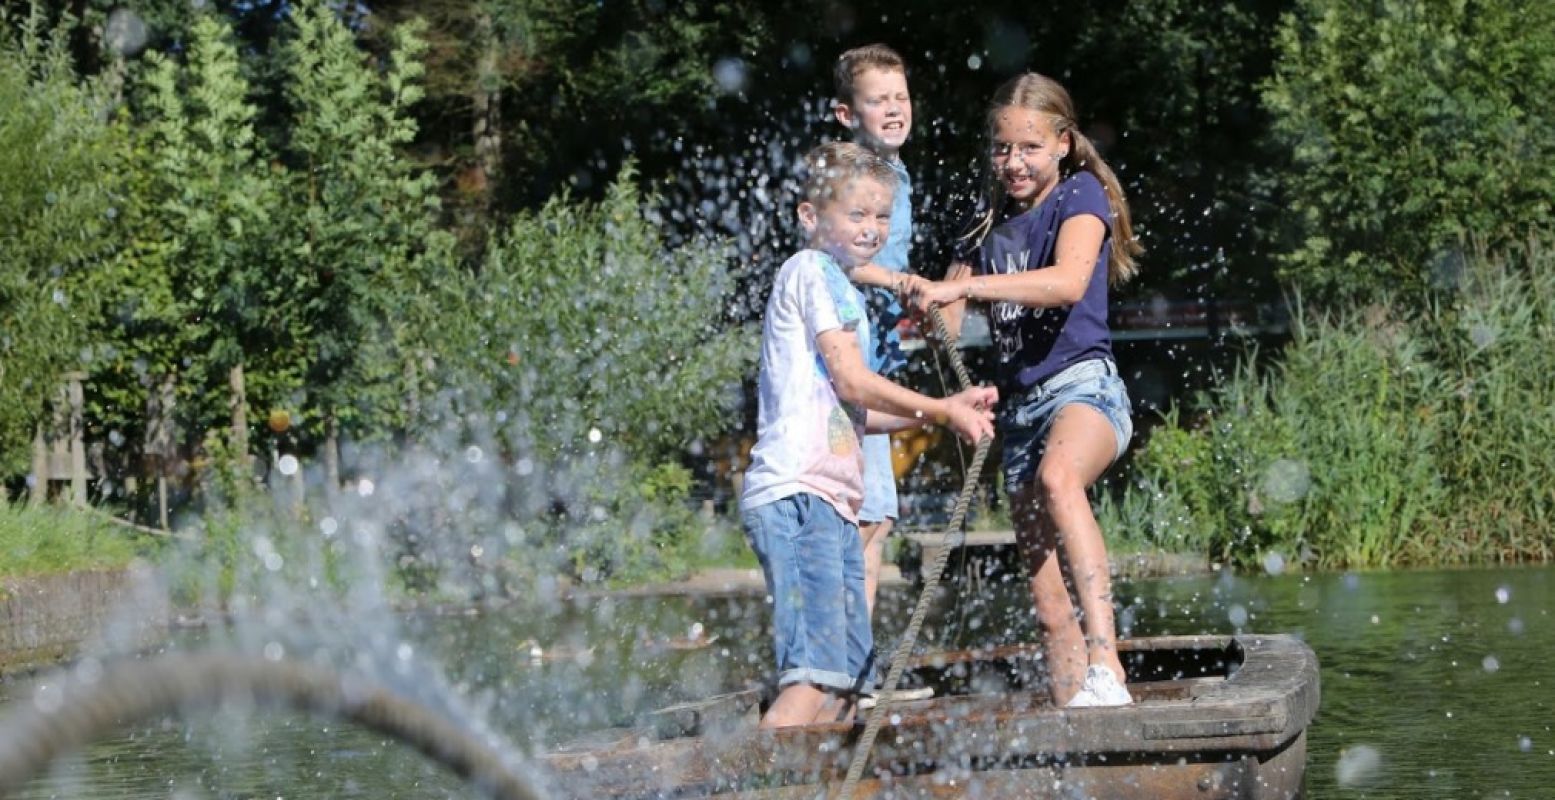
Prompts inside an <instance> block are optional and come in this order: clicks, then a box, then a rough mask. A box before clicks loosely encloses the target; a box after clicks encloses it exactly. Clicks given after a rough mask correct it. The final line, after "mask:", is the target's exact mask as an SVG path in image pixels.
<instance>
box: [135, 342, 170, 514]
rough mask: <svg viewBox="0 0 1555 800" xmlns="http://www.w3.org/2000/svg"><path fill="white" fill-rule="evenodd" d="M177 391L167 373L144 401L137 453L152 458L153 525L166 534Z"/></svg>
mask: <svg viewBox="0 0 1555 800" xmlns="http://www.w3.org/2000/svg"><path fill="white" fill-rule="evenodd" d="M177 399H178V387H177V383H176V379H175V378H174V377H173V375H172V374H171V373H169V374H167V375H163V376H162V379H161V380H159V381H157V387H156V389H155V390H153V391H152V393H151V394H150V395H149V396H148V397H147V398H146V443H145V445H144V446H143V447H142V450H141V452H143V453H145V454H146V455H147V456H150V457H151V458H152V463H153V464H154V465H155V469H156V471H157V524H158V525H160V526H161V527H162V530H169V529H170V526H169V524H168V508H167V470H168V465H169V464H172V463H173V459H174V458H176V457H177V452H176V445H175V444H174V442H175V441H177V438H178V437H177V436H176V434H175V433H174V431H173V408H174V406H175V405H176V404H177Z"/></svg>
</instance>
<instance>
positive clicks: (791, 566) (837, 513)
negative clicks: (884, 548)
mask: <svg viewBox="0 0 1555 800" xmlns="http://www.w3.org/2000/svg"><path fill="white" fill-rule="evenodd" d="M808 165H809V170H810V172H809V176H808V178H807V180H806V182H805V191H804V200H803V201H802V202H800V204H799V209H798V211H799V221H800V224H801V225H802V226H803V227H804V230H805V233H806V234H807V235H808V237H809V242H808V249H805V250H802V251H800V252H799V253H798V254H796V255H795V256H794V257H792V258H790V259H789V260H788V261H787V262H785V263H784V264H783V266H782V268H781V269H780V270H778V275H777V278H776V280H775V281H774V283H773V287H772V296H771V297H770V299H768V301H767V310H766V317H765V319H764V320H763V323H762V336H761V376H760V386H759V396H760V412H759V421H758V426H757V440H756V446H755V447H754V448H753V449H752V450H751V465H750V468H749V469H748V470H746V473H745V489H744V493H743V495H742V496H741V498H740V510H741V515H742V521H743V523H744V526H745V535H746V537H747V539H749V541H750V543H751V547H752V549H754V550H755V551H756V555H757V557H758V558H759V559H760V560H761V568H762V572H763V574H764V575H765V577H766V581H767V591H768V593H769V594H770V595H771V597H772V602H773V632H772V636H773V643H774V645H775V647H774V649H775V650H776V655H777V666H778V689H779V692H778V696H777V699H776V700H774V701H773V703H772V705H771V706H770V707H769V708H768V709H767V713H766V715H765V716H763V717H762V720H761V724H762V727H782V726H786V725H805V724H809V723H812V722H823V721H830V720H835V719H839V718H841V717H843V716H844V715H846V714H847V713H848V712H849V711H850V710H851V709H850V705H851V702H852V700H853V699H854V698H855V697H856V695H857V694H858V693H859V692H862V691H864V690H867V689H869V688H871V687H869V686H866V685H865V684H866V683H868V682H869V680H870V671H871V670H870V665H869V663H868V661H869V653H870V650H871V649H872V648H873V636H872V634H871V632H870V626H869V610H868V606H867V603H866V602H865V597H864V565H863V551H862V549H861V547H860V542H859V535H858V510H859V505H860V503H861V502H862V500H863V461H864V459H863V452H862V450H861V448H860V445H859V442H860V439H861V438H862V436H863V435H864V432H865V431H866V429H867V430H868V431H870V432H888V431H893V430H899V429H902V428H908V427H915V426H921V425H925V424H929V423H936V422H937V423H940V424H945V425H948V426H949V427H951V428H952V429H954V430H955V431H956V432H957V433H958V434H960V435H961V436H963V437H965V438H966V439H967V440H969V441H977V440H978V439H980V438H981V437H983V436H992V435H993V424H992V420H993V414H992V411H991V408H992V406H993V404H994V403H995V402H996V401H997V399H998V394H997V392H996V391H995V390H994V389H992V388H987V387H978V388H973V389H968V390H966V391H964V392H960V393H958V394H955V395H952V396H950V397H947V398H943V399H937V398H932V397H926V396H924V395H921V394H918V393H917V392H914V391H912V390H910V389H906V388H903V387H901V386H898V385H896V384H894V383H892V382H890V381H889V380H886V379H885V378H882V377H880V376H879V375H876V374H875V373H874V372H872V371H871V370H870V369H869V366H868V364H867V363H866V359H865V353H866V352H868V350H869V348H870V346H871V342H870V341H869V320H868V318H867V316H866V315H865V312H864V303H863V298H862V297H861V296H860V295H859V292H858V290H857V289H856V288H854V287H853V285H852V284H851V283H850V282H849V280H848V273H849V272H851V271H852V270H853V269H854V268H856V267H859V266H862V265H864V264H866V263H868V262H869V260H870V259H871V258H873V257H874V255H875V253H876V252H878V251H879V250H880V247H881V244H882V243H883V242H884V241H885V238H886V235H887V233H888V232H889V229H890V221H891V199H892V192H893V191H894V189H895V185H896V173H895V172H894V171H893V170H892V169H891V166H890V165H889V164H887V163H886V162H885V161H884V160H882V159H881V158H880V157H879V156H878V155H875V154H874V153H872V152H870V151H869V150H867V149H865V148H863V147H860V146H859V145H856V144H851V143H844V142H833V143H829V144H825V145H822V146H820V147H818V148H816V149H815V150H813V151H812V152H811V153H810V155H809V158H808ZM866 409H867V410H866Z"/></svg>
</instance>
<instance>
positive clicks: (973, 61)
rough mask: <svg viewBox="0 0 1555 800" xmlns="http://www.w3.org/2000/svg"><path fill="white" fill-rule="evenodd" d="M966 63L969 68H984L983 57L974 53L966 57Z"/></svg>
mask: <svg viewBox="0 0 1555 800" xmlns="http://www.w3.org/2000/svg"><path fill="white" fill-rule="evenodd" d="M966 65H967V68H968V69H982V68H983V57H982V56H980V55H978V54H976V53H973V54H972V55H969V56H967V57H966Z"/></svg>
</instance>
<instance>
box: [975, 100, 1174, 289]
mask: <svg viewBox="0 0 1555 800" xmlns="http://www.w3.org/2000/svg"><path fill="white" fill-rule="evenodd" d="M1010 107H1016V108H1027V109H1031V110H1032V111H1036V112H1038V113H1041V114H1046V115H1048V117H1049V118H1050V119H1051V121H1052V123H1053V130H1054V131H1055V132H1056V133H1058V134H1059V135H1063V134H1065V133H1068V134H1069V138H1070V142H1071V144H1070V147H1069V154H1068V155H1066V156H1065V157H1064V159H1063V161H1061V162H1059V167H1060V170H1061V174H1062V175H1070V174H1073V173H1074V171H1075V170H1085V171H1086V172H1089V173H1091V174H1092V175H1095V176H1096V179H1097V180H1098V181H1101V185H1102V189H1104V190H1105V191H1106V193H1107V206H1108V208H1109V209H1110V210H1111V211H1112V248H1111V249H1110V251H1109V252H1108V254H1107V280H1108V282H1109V283H1111V284H1112V285H1114V286H1117V285H1119V284H1122V283H1124V282H1125V281H1127V280H1128V279H1130V278H1132V277H1134V275H1135V274H1136V273H1138V272H1139V263H1138V262H1137V261H1136V257H1137V256H1138V255H1139V254H1140V253H1142V252H1144V248H1143V247H1141V246H1140V244H1139V240H1138V239H1136V238H1134V224H1133V221H1132V219H1131V217H1130V216H1129V212H1128V200H1127V199H1126V198H1125V197H1124V196H1123V186H1122V184H1120V183H1118V176H1116V175H1114V174H1112V168H1111V167H1109V166H1107V162H1105V161H1103V160H1102V157H1101V154H1100V153H1098V152H1097V151H1096V146H1095V145H1093V144H1091V140H1090V139H1088V138H1086V136H1085V134H1083V133H1081V132H1080V127H1079V126H1078V125H1076V124H1075V113H1074V101H1072V100H1070V99H1069V93H1068V92H1067V91H1064V87H1063V86H1061V85H1060V84H1059V83H1058V81H1055V80H1053V79H1052V78H1049V77H1047V76H1046V75H1038V74H1037V73H1035V72H1028V73H1026V74H1024V75H1017V76H1016V77H1014V78H1011V79H1010V80H1008V81H1006V82H1005V83H1004V85H1003V86H1000V87H999V90H998V91H996V92H994V95H993V101H992V102H990V103H989V104H988V121H987V122H988V130H989V131H990V132H991V131H993V129H994V122H995V120H996V119H997V117H998V114H999V112H1000V111H1002V110H1004V109H1006V108H1010ZM984 198H985V200H986V201H987V204H988V208H987V210H986V211H985V212H984V213H983V215H982V216H980V217H978V219H977V222H976V223H975V224H974V225H973V226H972V229H971V230H970V231H968V232H967V234H966V235H965V236H964V237H963V240H964V241H969V242H972V243H973V244H979V243H981V242H982V241H983V237H985V236H987V235H988V232H989V231H991V230H993V226H994V223H996V222H997V221H998V218H999V213H1000V211H1002V210H1003V208H1004V184H1003V183H1001V182H1000V181H999V177H998V175H996V174H994V173H993V172H989V174H988V178H987V180H986V181H984Z"/></svg>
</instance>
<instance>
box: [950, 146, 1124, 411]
mask: <svg viewBox="0 0 1555 800" xmlns="http://www.w3.org/2000/svg"><path fill="white" fill-rule="evenodd" d="M1081 214H1090V215H1091V216H1094V217H1096V218H1098V219H1100V220H1101V221H1102V224H1104V225H1106V226H1107V232H1106V234H1105V235H1104V236H1103V238H1102V242H1101V250H1100V252H1098V253H1097V254H1096V264H1095V266H1094V267H1093V268H1092V269H1091V281H1090V283H1089V284H1087V286H1086V287H1085V295H1084V296H1083V297H1081V298H1080V302H1078V303H1075V304H1074V305H1072V306H1068V307H1063V308H1031V307H1029V306H1022V305H1017V304H1015V303H993V304H992V307H991V308H990V310H989V316H990V317H991V318H992V321H993V331H994V340H995V341H996V342H997V343H998V345H999V386H1000V389H1001V390H1003V391H1005V392H1015V391H1021V390H1024V389H1027V388H1030V387H1031V386H1034V385H1036V384H1038V383H1041V382H1042V381H1044V380H1046V379H1048V378H1050V377H1052V376H1053V375H1055V374H1057V373H1058V372H1060V371H1062V370H1063V369H1064V368H1066V367H1069V366H1071V365H1073V364H1077V363H1079V362H1081V361H1085V360H1087V359H1092V358H1111V357H1112V334H1111V332H1110V331H1109V329H1108V328H1107V253H1108V252H1109V248H1110V247H1111V245H1112V210H1111V208H1110V207H1109V206H1108V205H1107V194H1106V192H1105V191H1104V190H1103V189H1102V186H1101V182H1100V181H1098V180H1096V176H1095V175H1092V174H1091V173H1089V172H1083V171H1082V172H1076V173H1074V174H1073V175H1070V176H1068V177H1066V178H1064V179H1063V180H1062V181H1060V182H1059V184H1058V186H1056V187H1054V188H1053V191H1052V192H1050V193H1048V196H1047V197H1046V198H1044V199H1043V200H1042V203H1041V204H1039V205H1037V206H1036V207H1035V208H1032V209H1030V210H1029V211H1026V212H1025V213H1023V214H1019V215H1016V216H1014V217H1010V218H1009V219H1006V220H1005V221H1004V222H1002V223H1000V224H999V225H997V226H995V227H994V228H993V230H991V231H989V232H988V235H987V237H986V238H984V239H983V241H982V243H981V244H979V245H978V246H977V248H976V250H974V251H973V252H972V254H971V263H972V264H973V265H975V267H976V268H977V270H978V272H979V273H980V274H983V275H1008V274H1014V273H1020V272H1025V271H1027V270H1029V269H1044V268H1048V267H1052V266H1053V261H1054V247H1055V246H1056V245H1057V243H1058V229H1059V227H1060V226H1062V225H1063V224H1064V221H1065V220H1068V219H1070V218H1071V217H1077V216H1080V215H1081Z"/></svg>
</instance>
